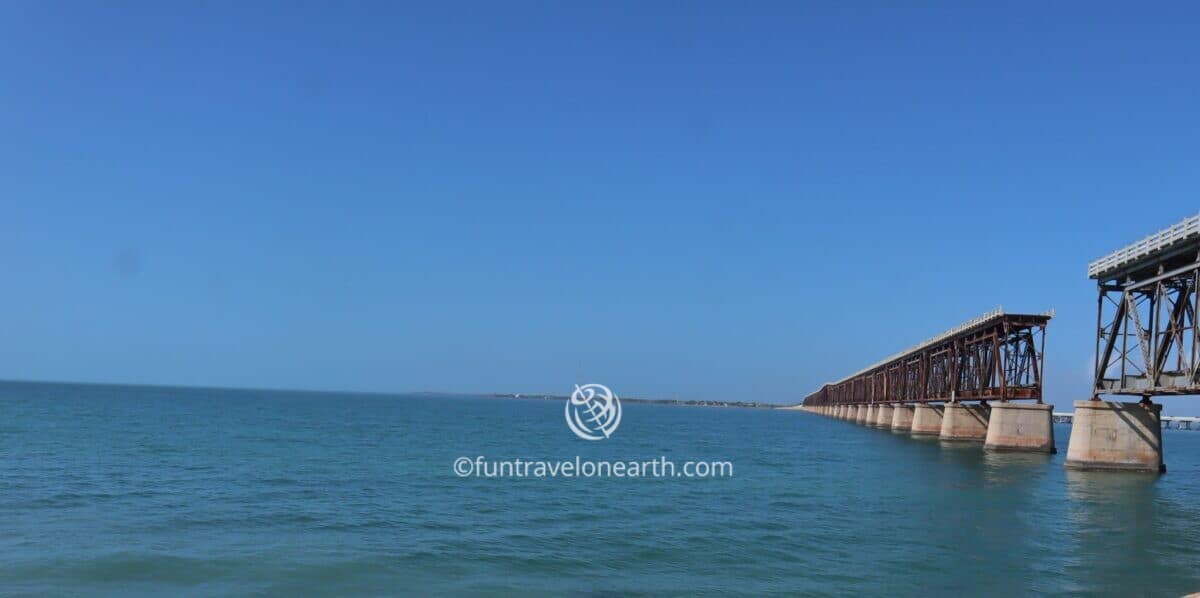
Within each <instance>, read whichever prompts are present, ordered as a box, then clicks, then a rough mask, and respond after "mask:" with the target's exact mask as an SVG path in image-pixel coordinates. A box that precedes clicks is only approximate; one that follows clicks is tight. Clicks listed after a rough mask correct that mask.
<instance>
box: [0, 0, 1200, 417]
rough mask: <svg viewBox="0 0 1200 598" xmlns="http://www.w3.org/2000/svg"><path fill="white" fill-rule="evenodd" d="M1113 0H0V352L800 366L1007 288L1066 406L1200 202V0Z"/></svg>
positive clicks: (168, 366) (252, 369) (144, 359)
mask: <svg viewBox="0 0 1200 598" xmlns="http://www.w3.org/2000/svg"><path fill="white" fill-rule="evenodd" d="M430 4H434V3H430ZM439 4H451V3H439ZM1099 4H1100V3H1091V2H1087V3H1069V2H1063V3H1044V2H1029V3H1002V4H998V3H968V2H944V3H909V2H906V3H896V2H841V3H833V2H828V3H825V2H821V3H817V2H790V3H779V4H769V3H734V2H729V3H702V2H697V3H669V4H668V3H645V2H632V3H625V4H622V3H613V2H604V3H600V2H595V3H591V6H585V3H581V2H574V3H545V4H533V3H523V2H512V3H508V2H505V3H499V2H484V3H453V6H450V7H440V8H435V7H430V6H425V7H419V6H412V5H409V6H406V5H404V4H403V3H399V2H380V3H319V2H287V3H282V4H274V5H272V4H268V3H266V2H204V3H193V4H190V5H189V4H187V3H183V2H147V3H133V2H108V3H101V2H78V3H52V2H33V1H28V2H25V1H16V2H4V3H0V54H2V55H3V56H4V57H5V58H4V60H3V61H0V274H2V275H3V276H2V278H0V377H3V378H15V379H39V380H73V381H101V382H130V383H164V384H185V385H218V386H249V387H285V388H311V389H350V390H366V391H416V390H442V391H484V392H490V391H505V392H512V391H542V392H559V393H565V392H569V391H570V390H571V389H572V384H573V383H575V382H581V381H582V382H603V383H606V384H608V385H610V386H612V387H613V388H614V389H615V390H616V391H617V392H618V394H622V395H640V396H660V397H671V396H676V395H677V396H679V397H682V398H703V399H731V400H759V401H773V402H795V401H798V400H799V399H800V398H801V397H802V396H803V395H804V394H806V393H808V392H809V391H811V390H813V389H814V388H815V387H817V386H818V385H819V384H821V383H822V382H823V381H826V380H830V379H836V378H839V377H841V376H843V375H845V374H847V373H849V372H851V371H854V370H857V369H859V368H861V367H863V366H865V365H867V364H868V363H871V362H873V361H876V360H877V359H879V358H881V357H883V356H885V355H888V354H890V353H893V352H894V351H896V350H898V349H901V348H903V347H906V346H908V345H911V344H913V343H914V342H916V341H919V340H922V339H924V338H926V337H929V336H931V335H933V334H935V333H937V332H940V331H942V330H943V329H946V328H949V327H951V326H953V325H955V324H958V323H959V322H961V321H963V320H966V319H968V318H971V317H973V316H976V315H978V314H980V313H982V312H984V311H986V310H988V309H991V308H993V307H996V306H997V305H1003V306H1004V307H1005V308H1006V309H1008V310H1009V311H1035V312H1040V311H1043V310H1045V309H1049V308H1054V309H1056V310H1057V312H1058V317H1057V318H1056V319H1055V320H1054V321H1053V322H1052V323H1051V325H1050V329H1049V337H1048V343H1047V353H1048V357H1047V364H1046V367H1047V372H1048V380H1047V385H1046V386H1047V393H1048V396H1049V397H1050V399H1051V402H1055V403H1057V404H1058V405H1060V406H1061V407H1065V408H1068V409H1069V406H1070V401H1072V400H1075V399H1082V398H1086V397H1087V396H1088V395H1089V381H1090V374H1091V359H1092V352H1093V344H1094V334H1095V331H1094V325H1095V311H1094V310H1095V305H1096V299H1095V288H1094V282H1092V281H1090V280H1088V278H1087V276H1086V264H1087V262H1088V261H1089V260H1091V259H1094V258H1096V257H1099V256H1100V255H1102V254H1104V253H1107V252H1108V251H1110V250H1113V249H1116V248H1117V247H1119V246H1121V245H1124V244H1126V243H1128V242H1131V241H1134V240H1136V239H1138V238H1140V237H1142V236H1144V235H1146V234H1149V233H1151V232H1154V231H1156V230H1158V229H1160V228H1163V227H1165V226H1167V225H1170V224H1172V223H1174V222H1176V221H1178V220H1180V219H1182V218H1184V217H1186V216H1190V215H1193V214H1195V213H1197V212H1198V211H1200V193H1198V190H1200V144H1198V143H1197V140H1198V139H1200V109H1198V108H1197V107H1198V106H1200V77H1198V76H1197V73H1200V9H1198V8H1196V5H1195V4H1194V3H1191V4H1189V3H1180V4H1159V3H1156V4H1155V5H1154V6H1148V5H1146V4H1144V3H1132V2H1130V3H1127V4H1124V5H1117V4H1112V5H1106V6H1100V5H1099ZM1183 401H1187V400H1186V399H1184V400H1183ZM1176 405H1180V407H1178V408H1176V407H1173V406H1172V403H1170V402H1168V412H1172V411H1175V412H1189V413H1195V412H1200V402H1197V403H1187V402H1184V403H1176Z"/></svg>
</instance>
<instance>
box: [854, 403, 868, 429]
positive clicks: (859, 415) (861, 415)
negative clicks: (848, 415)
mask: <svg viewBox="0 0 1200 598" xmlns="http://www.w3.org/2000/svg"><path fill="white" fill-rule="evenodd" d="M854 423H856V424H865V423H867V406H866V405H859V406H858V407H856V408H855V411H854Z"/></svg>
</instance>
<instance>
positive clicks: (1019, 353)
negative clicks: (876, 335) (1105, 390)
mask: <svg viewBox="0 0 1200 598" xmlns="http://www.w3.org/2000/svg"><path fill="white" fill-rule="evenodd" d="M1052 317H1053V314H1051V313H1044V314H1006V313H1004V312H1003V311H999V310H997V311H995V312H991V313H989V314H987V315H985V316H984V317H981V318H977V319H975V320H972V321H970V322H968V323H966V324H964V325H963V326H959V327H958V328H955V329H954V330H951V331H949V332H947V333H945V334H942V335H939V336H938V337H935V338H933V339H930V340H929V341H926V342H925V343H922V344H920V345H918V346H916V347H913V348H912V349H909V350H908V351H905V352H903V353H901V354H898V355H894V356H892V357H890V358H888V359H886V360H884V361H882V362H879V363H876V364H874V365H872V366H870V367H868V368H867V369H864V370H860V371H859V372H856V373H854V374H852V375H850V376H848V377H846V378H843V379H841V380H838V381H837V382H831V383H829V384H825V385H824V386H822V387H821V388H820V389H819V390H817V391H816V392H813V393H812V394H810V395H808V396H807V397H805V399H804V404H805V405H858V404H866V403H930V402H958V401H1015V400H1032V401H1037V402H1039V403H1040V402H1041V401H1042V372H1043V365H1044V364H1043V354H1044V350H1045V336H1046V324H1047V323H1048V322H1049V321H1050V319H1051V318H1052ZM867 389H869V391H868V390H867Z"/></svg>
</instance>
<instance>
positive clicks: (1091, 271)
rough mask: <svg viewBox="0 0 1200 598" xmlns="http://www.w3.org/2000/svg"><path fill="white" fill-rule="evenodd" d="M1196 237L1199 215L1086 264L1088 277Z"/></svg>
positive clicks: (1199, 222)
mask: <svg viewBox="0 0 1200 598" xmlns="http://www.w3.org/2000/svg"><path fill="white" fill-rule="evenodd" d="M1196 235H1200V214H1197V215H1195V216H1192V217H1191V218H1188V219H1186V220H1184V221H1183V222H1180V223H1179V224H1176V225H1175V226H1172V227H1170V228H1165V229H1163V230H1160V231H1158V232H1157V233H1154V234H1153V235H1150V236H1149V237H1146V238H1145V239H1142V240H1141V241H1138V242H1137V243H1134V244H1132V245H1129V246H1128V247H1122V248H1121V249H1118V250H1116V251H1114V252H1112V253H1110V254H1108V255H1106V256H1104V257H1102V258H1100V259H1098V260H1096V261H1094V262H1092V263H1090V264H1088V277H1089V278H1095V277H1096V276H1098V275H1100V274H1103V273H1104V272H1108V271H1110V270H1113V269H1115V268H1118V267H1120V266H1123V265H1125V264H1128V263H1130V262H1134V261H1136V260H1139V259H1141V258H1144V257H1146V256H1148V255H1150V254H1152V253H1154V252H1156V251H1161V250H1162V249H1164V248H1166V247H1169V246H1171V245H1174V244H1176V243H1178V242H1180V241H1182V240H1184V239H1188V238H1191V237H1194V236H1196Z"/></svg>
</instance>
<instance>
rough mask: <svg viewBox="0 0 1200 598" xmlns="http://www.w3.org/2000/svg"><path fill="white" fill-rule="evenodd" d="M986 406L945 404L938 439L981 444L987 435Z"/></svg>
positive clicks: (987, 409) (987, 410)
mask: <svg viewBox="0 0 1200 598" xmlns="http://www.w3.org/2000/svg"><path fill="white" fill-rule="evenodd" d="M989 411H990V409H989V408H988V406H987V405H984V404H979V405H964V404H962V403H946V410H945V412H944V413H943V414H942V430H941V433H940V434H939V435H938V439H940V440H947V441H951V442H983V441H984V440H986V439H987V433H988V415H989V414H988V412H989Z"/></svg>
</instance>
